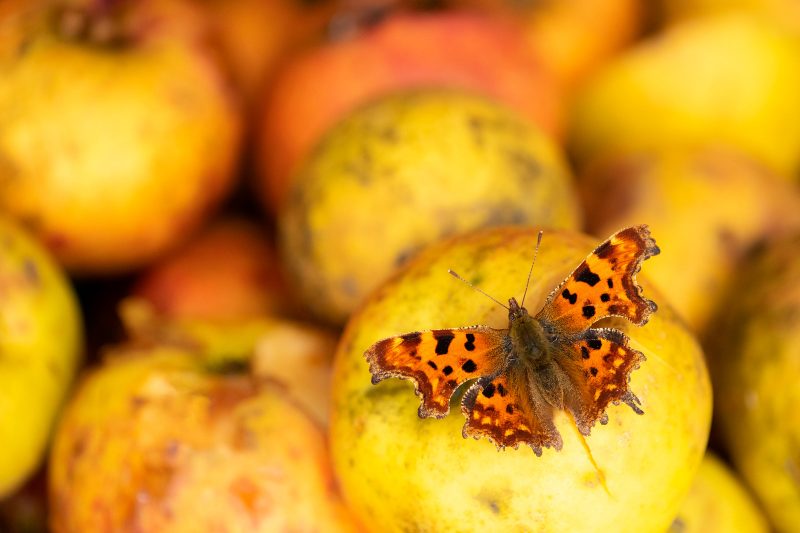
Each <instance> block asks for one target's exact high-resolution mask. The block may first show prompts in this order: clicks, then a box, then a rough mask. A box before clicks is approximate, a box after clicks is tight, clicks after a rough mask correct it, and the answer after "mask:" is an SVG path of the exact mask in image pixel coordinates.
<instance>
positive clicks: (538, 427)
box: [461, 367, 562, 456]
mask: <svg viewBox="0 0 800 533" xmlns="http://www.w3.org/2000/svg"><path fill="white" fill-rule="evenodd" d="M526 381H527V379H526V377H525V375H524V374H523V373H522V370H521V369H518V368H517V367H513V368H509V370H508V371H507V372H505V373H503V374H500V375H498V376H494V377H492V376H487V377H484V378H481V379H479V380H478V381H477V382H476V383H474V384H473V385H472V386H471V387H470V388H469V390H468V391H467V393H466V394H465V395H464V398H463V399H462V401H461V411H462V412H463V413H464V416H465V417H466V418H467V421H466V422H465V423H464V429H463V434H464V437H465V438H466V437H474V438H476V439H477V438H480V437H482V436H483V437H488V438H489V440H491V441H493V442H494V443H495V444H496V445H497V447H498V448H501V449H502V448H505V447H506V446H513V447H514V448H517V447H518V446H519V445H520V444H527V445H529V446H530V447H531V448H533V451H534V452H535V453H536V455H539V456H541V455H542V448H555V449H556V450H560V449H561V445H562V441H561V435H560V434H559V433H558V430H557V429H556V427H555V425H554V424H553V408H552V406H550V405H548V404H547V403H546V402H543V401H541V398H540V397H538V396H533V395H531V394H529V393H528V391H527V388H528V387H529V385H528V384H527V383H526Z"/></svg>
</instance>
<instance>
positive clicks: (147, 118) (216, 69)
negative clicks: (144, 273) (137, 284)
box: [0, 0, 241, 274]
mask: <svg viewBox="0 0 800 533" xmlns="http://www.w3.org/2000/svg"><path fill="white" fill-rule="evenodd" d="M7 9H8V11H6V13H5V14H4V16H3V17H2V29H0V33H3V34H4V38H3V39H2V40H0V176H1V177H2V179H0V209H2V210H3V211H4V212H6V213H8V214H10V215H12V216H13V217H15V218H17V219H18V220H20V221H21V222H22V223H24V224H25V225H26V226H27V227H28V228H30V229H31V230H32V231H33V232H34V233H35V234H36V235H37V236H38V237H39V238H40V239H41V240H42V241H43V242H44V243H45V244H46V245H47V247H48V248H49V249H50V250H51V251H52V252H53V253H54V254H55V255H56V257H57V258H58V259H59V260H60V261H61V262H62V263H63V264H64V265H65V266H66V267H67V268H68V269H69V270H70V271H72V272H75V273H82V274H87V273H94V274H106V273H114V272H122V271H128V270H131V269H133V268H135V267H139V266H142V265H143V264H145V263H147V262H149V261H152V260H153V259H154V258H155V257H157V256H159V255H160V254H162V253H164V252H165V251H166V250H168V249H169V248H171V247H173V246H174V245H176V244H177V243H178V242H180V240H182V239H184V238H186V236H187V235H188V234H189V233H190V232H191V231H192V230H193V229H195V228H196V227H197V226H198V224H199V223H200V222H201V221H202V219H203V218H204V217H205V216H206V215H207V213H208V212H209V210H211V209H213V208H214V206H215V205H216V204H217V203H219V201H220V200H221V199H222V198H223V197H224V195H225V194H226V192H227V190H228V189H230V187H231V186H232V184H233V182H234V178H235V170H236V166H237V161H238V145H239V135H240V122H241V117H240V115H239V108H238V105H237V101H236V98H235V93H234V92H232V91H231V89H230V87H229V85H228V83H227V82H226V81H225V78H224V76H223V75H222V71H221V69H220V65H219V63H218V62H217V57H216V56H215V54H214V53H213V52H212V50H211V48H209V47H207V46H205V45H204V44H203V42H204V39H205V36H206V35H207V33H206V32H205V28H204V26H203V20H204V19H203V18H202V17H201V16H200V15H199V14H196V13H195V12H194V10H193V9H191V6H190V5H187V4H184V3H183V2H181V1H179V0H165V1H160V0H158V1H156V0H148V1H144V2H133V1H126V0H120V1H115V2H90V1H88V0H84V1H79V2H70V3H65V2H46V1H38V0H37V2H34V3H24V2H18V3H16V4H15V6H14V7H12V8H10V9H9V8H7ZM76 73H79V75H77V74H76Z"/></svg>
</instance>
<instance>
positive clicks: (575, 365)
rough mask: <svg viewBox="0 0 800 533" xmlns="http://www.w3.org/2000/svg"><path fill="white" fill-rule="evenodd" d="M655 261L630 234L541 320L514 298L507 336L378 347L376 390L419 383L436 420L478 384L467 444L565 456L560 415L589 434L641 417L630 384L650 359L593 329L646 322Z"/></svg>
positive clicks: (481, 333)
mask: <svg viewBox="0 0 800 533" xmlns="http://www.w3.org/2000/svg"><path fill="white" fill-rule="evenodd" d="M657 253H659V249H658V247H657V246H656V245H655V241H653V240H652V238H650V236H649V232H648V231H647V227H646V226H634V227H631V228H626V229H623V230H621V231H619V232H617V233H616V234H615V235H612V236H611V238H609V240H607V241H606V242H604V243H602V244H601V245H600V246H598V247H597V249H595V251H594V252H593V253H592V254H590V255H589V257H587V259H586V260H585V261H584V262H583V263H581V264H580V265H579V266H578V268H576V269H575V271H574V272H573V273H572V274H571V275H570V276H568V277H567V279H565V280H564V281H563V282H562V283H561V284H560V285H559V286H558V287H556V288H555V289H554V290H553V291H552V292H551V294H550V296H549V297H548V299H547V301H546V302H545V304H544V306H543V307H542V309H541V310H540V311H539V312H538V313H537V314H536V315H534V316H531V315H530V314H529V313H528V311H527V310H526V309H525V308H524V307H523V306H522V305H520V304H519V303H518V302H517V300H516V299H515V298H511V299H509V305H508V309H509V314H508V317H509V325H508V328H507V329H495V328H490V327H488V326H473V327H468V328H452V329H440V330H430V331H424V332H413V333H407V334H405V335H400V336H397V337H389V338H387V339H383V340H381V341H378V342H377V343H375V344H374V345H373V346H372V347H370V348H369V349H368V350H367V351H366V353H365V356H366V358H367V361H368V362H369V365H370V371H371V372H372V375H373V378H372V381H373V383H377V382H379V381H381V380H383V379H386V378H388V377H400V378H405V379H409V380H411V381H413V382H414V384H415V386H416V392H417V394H418V395H419V396H420V397H421V398H422V403H421V405H420V409H419V415H420V417H435V418H442V417H444V416H446V415H447V413H448V412H449V409H450V399H451V397H452V396H453V394H454V393H455V390H456V389H457V388H458V387H459V386H460V385H462V384H464V383H467V382H471V384H470V385H469V387H468V389H467V391H466V392H465V394H464V396H463V398H462V401H461V410H462V413H463V414H464V416H465V417H466V422H465V424H464V429H463V435H464V437H468V436H472V437H475V438H479V437H481V436H486V437H488V438H489V439H490V440H492V441H493V442H494V443H495V444H496V445H497V446H498V447H499V448H504V447H506V446H512V447H515V448H516V447H518V446H519V444H521V443H525V444H528V445H529V446H530V447H531V448H532V449H533V450H534V452H535V453H536V454H537V455H541V453H542V448H546V447H551V448H554V449H556V450H558V449H561V447H562V439H561V435H560V434H559V432H558V430H557V429H556V427H555V425H554V422H553V415H554V412H555V411H556V410H564V411H568V412H570V414H571V415H572V418H573V419H574V421H575V423H576V425H577V427H578V429H579V430H580V431H581V433H583V434H584V435H589V433H590V431H591V428H592V426H593V425H594V424H595V423H596V422H598V421H599V422H600V423H601V424H605V423H606V422H607V421H608V416H607V414H606V412H605V409H606V407H607V406H608V405H609V404H611V403H615V404H616V403H620V402H622V403H625V404H627V405H628V406H630V407H631V409H633V411H634V412H636V413H638V414H642V410H641V409H640V408H639V399H638V398H637V397H636V396H635V395H634V394H633V393H632V392H631V391H630V390H629V388H628V382H629V377H630V372H631V371H632V370H633V369H635V368H637V367H638V366H639V364H640V362H641V361H643V360H644V355H643V354H642V353H641V352H639V351H637V350H634V349H633V348H631V347H630V346H629V343H628V338H627V336H625V334H624V333H622V332H621V331H619V330H616V329H611V328H602V327H592V326H593V325H594V323H595V322H597V321H598V320H600V319H602V318H605V317H608V316H622V317H625V318H627V319H629V320H630V321H631V322H633V323H634V324H637V325H642V324H644V323H645V322H646V321H647V319H648V317H649V315H650V313H652V312H653V311H655V309H656V305H655V304H654V303H653V302H652V301H650V300H647V299H645V298H643V297H642V296H641V288H640V287H639V286H638V285H637V284H636V280H635V274H636V272H638V270H639V268H640V265H641V262H642V261H643V260H644V259H647V258H648V257H651V256H653V255H656V254H657Z"/></svg>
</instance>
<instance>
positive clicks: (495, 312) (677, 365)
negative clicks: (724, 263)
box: [330, 227, 711, 533]
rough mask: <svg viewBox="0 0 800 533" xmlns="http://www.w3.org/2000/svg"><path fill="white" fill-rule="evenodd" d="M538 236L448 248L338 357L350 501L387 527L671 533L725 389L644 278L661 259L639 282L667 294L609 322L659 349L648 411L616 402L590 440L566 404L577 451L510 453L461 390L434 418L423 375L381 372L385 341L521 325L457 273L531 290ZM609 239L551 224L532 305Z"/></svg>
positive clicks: (475, 237)
mask: <svg viewBox="0 0 800 533" xmlns="http://www.w3.org/2000/svg"><path fill="white" fill-rule="evenodd" d="M653 236H654V238H655V239H656V241H657V240H658V234H654V235H653ZM536 238H537V232H536V230H535V229H532V228H521V227H502V228H493V229H487V230H482V231H480V232H476V233H471V234H465V235H462V236H459V237H455V238H453V239H450V240H445V241H441V242H439V243H437V244H434V245H432V246H430V247H428V248H426V249H425V251H423V252H422V253H420V254H419V255H418V256H417V257H416V258H415V259H414V260H413V261H412V262H411V263H410V264H409V265H408V266H407V267H406V268H404V269H403V270H402V271H400V272H399V273H398V274H397V275H396V276H395V277H394V278H392V280H391V281H389V282H388V283H386V284H384V285H382V286H381V287H380V288H379V289H378V290H377V291H376V292H374V293H373V295H372V296H371V298H370V299H369V300H368V301H367V302H366V303H365V305H364V306H363V307H362V308H361V310H360V311H359V312H358V313H357V314H355V315H354V316H353V317H352V318H351V320H350V322H349V323H348V325H347V328H346V330H345V334H344V336H343V338H342V340H341V341H340V343H339V348H338V351H337V354H336V360H335V363H334V382H333V400H332V401H333V407H332V419H331V429H330V439H331V447H332V454H333V464H334V468H335V472H336V475H337V478H338V480H339V483H340V484H341V487H342V491H343V493H344V496H345V499H346V500H347V502H348V503H349V505H350V507H351V509H352V510H353V512H354V513H355V514H356V515H357V516H358V517H359V518H360V520H361V521H362V523H365V524H370V525H372V526H373V529H374V530H375V531H512V530H525V531H619V532H627V531H631V532H638V533H641V532H659V533H663V532H664V531H666V530H667V528H668V527H669V525H670V523H671V522H672V520H673V518H674V517H675V516H676V514H677V512H678V509H679V508H680V505H681V503H682V501H683V498H684V497H685V495H686V493H687V491H688V490H689V487H690V485H691V483H692V479H693V477H694V473H695V470H696V469H697V467H698V465H699V464H700V461H701V459H702V457H703V452H704V451H705V444H706V438H707V435H708V430H709V424H710V417H711V390H710V385H709V380H708V375H707V372H706V367H705V362H704V360H703V353H702V351H701V350H700V347H699V346H698V343H697V341H696V340H695V339H694V337H693V336H692V335H691V334H690V333H689V331H688V330H687V329H686V328H685V327H684V326H683V325H682V322H681V321H680V319H678V317H677V316H676V315H675V313H674V312H673V311H672V310H671V309H670V307H669V305H662V303H663V298H661V296H660V295H659V294H658V293H657V292H656V291H655V290H654V289H653V288H652V285H651V284H649V283H647V281H646V278H645V274H646V272H647V269H648V268H649V263H651V262H656V261H658V257H654V258H652V259H649V260H648V261H646V262H645V264H644V265H643V274H640V275H639V276H638V278H637V279H638V281H639V282H640V283H641V285H642V286H643V287H644V295H645V296H646V297H647V298H650V299H653V300H655V301H656V302H657V303H658V304H659V309H658V310H657V311H656V312H655V313H654V314H653V315H652V316H651V317H650V320H649V321H648V322H647V324H646V325H644V326H642V327H635V326H632V325H630V324H629V323H628V322H627V321H624V320H621V319H616V320H612V321H607V320H606V321H604V322H607V324H605V325H612V324H613V326H614V327H618V328H621V329H622V330H623V331H624V332H625V333H626V334H627V335H628V336H629V337H630V345H631V346H632V347H633V348H635V349H636V350H640V351H641V352H642V353H643V354H644V355H645V357H646V361H644V362H642V363H641V366H640V367H639V368H638V369H636V370H634V371H633V372H632V374H631V378H632V379H631V380H630V383H629V387H630V390H631V391H632V392H633V393H634V394H635V395H636V396H638V398H639V399H640V401H641V409H642V410H643V411H644V414H642V415H639V414H636V413H635V412H634V411H633V410H632V409H630V408H629V407H628V406H627V405H623V404H620V405H609V407H608V409H607V415H608V424H607V425H601V424H597V425H595V426H594V427H593V428H592V431H591V435H590V436H588V437H586V438H585V440H584V439H582V438H581V437H580V434H579V433H578V431H577V428H576V427H575V426H574V425H573V424H572V422H571V419H570V418H569V417H568V416H567V415H566V414H565V413H563V412H558V413H556V416H555V425H556V427H557V429H558V430H559V432H560V434H561V436H562V438H563V448H562V449H561V450H560V451H556V450H553V449H545V450H544V453H543V454H542V456H541V457H537V456H536V455H535V454H534V452H533V451H532V450H531V449H530V448H529V447H527V446H520V447H519V448H518V449H513V448H506V449H504V450H502V451H498V450H497V448H496V447H495V445H494V444H493V443H492V442H490V441H488V440H486V439H480V440H473V439H465V438H463V437H462V426H463V425H464V422H465V420H464V416H463V415H462V413H461V410H460V408H459V405H458V403H457V402H456V401H454V402H451V410H450V414H449V415H448V416H446V417H445V418H443V419H438V420H437V419H421V418H419V416H418V415H417V410H418V408H419V405H420V399H419V398H418V397H417V396H415V395H414V386H413V385H412V384H411V383H410V382H408V381H405V380H400V379H386V380H384V381H382V382H380V383H379V384H377V385H373V384H372V383H371V376H370V372H369V369H368V365H367V362H366V360H365V357H364V352H365V350H366V349H367V348H369V347H370V346H371V345H372V344H373V343H375V342H377V341H379V340H381V339H383V338H386V337H389V336H395V335H401V334H405V333H409V332H415V331H423V330H427V329H434V328H453V327H462V326H472V325H475V324H483V325H488V326H490V327H494V328H507V327H508V318H507V311H506V310H505V309H503V308H502V307H500V306H499V305H497V304H495V303H494V302H492V301H491V300H489V299H488V298H486V297H485V296H483V295H481V294H478V293H477V292H475V291H473V290H471V289H470V288H469V287H467V286H466V285H464V284H462V283H460V282H459V281H457V280H454V279H453V278H452V277H451V276H449V275H448V269H449V268H452V269H454V270H457V271H458V272H459V273H460V275H461V276H463V277H464V278H465V279H466V280H467V281H469V282H471V283H473V284H475V285H476V286H478V287H479V288H480V289H481V290H484V291H486V292H487V293H488V294H490V295H492V296H493V297H495V298H499V299H501V300H503V301H505V300H506V299H507V298H509V297H514V298H516V299H517V300H518V301H519V300H520V299H521V297H522V293H523V291H524V289H525V280H526V277H527V275H528V271H529V268H530V266H531V259H532V257H533V252H534V247H535V245H536ZM598 244H599V242H597V241H596V240H595V239H591V238H588V237H586V236H584V235H581V234H578V233H576V232H573V231H567V230H545V232H544V238H543V240H542V243H541V247H540V249H539V252H538V257H537V259H536V263H535V265H534V267H533V276H532V278H531V282H530V286H529V288H528V291H527V298H526V299H525V300H524V301H525V307H526V308H527V309H529V310H530V312H531V314H535V313H536V312H537V311H538V310H539V308H540V307H541V306H542V304H543V303H544V300H545V298H546V297H547V295H548V294H549V293H550V291H551V290H552V289H553V288H554V287H556V286H557V285H558V284H559V283H560V282H561V281H562V280H563V279H564V278H565V277H566V276H567V275H568V274H569V273H570V272H571V271H572V269H574V268H576V267H577V266H578V265H579V264H580V262H581V261H582V260H583V259H585V258H586V256H587V255H588V254H589V253H590V252H591V251H592V250H593V249H594V247H595V246H597V245H598ZM665 253H666V251H665ZM600 325H603V324H602V323H601V324H598V326H600ZM462 391H463V388H462ZM459 396H460V392H459V391H456V394H455V397H456V399H458V397H459ZM576 509H579V512H576Z"/></svg>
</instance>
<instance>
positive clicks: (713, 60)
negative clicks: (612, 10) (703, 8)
mask: <svg viewBox="0 0 800 533" xmlns="http://www.w3.org/2000/svg"><path fill="white" fill-rule="evenodd" d="M797 94H800V34H794V33H792V32H789V31H788V30H783V29H781V28H779V27H778V26H777V25H775V24H772V23H770V22H769V21H767V20H765V19H762V18H759V17H754V16H749V15H747V14H746V13H733V14H725V15H720V16H715V17H707V18H701V19H697V20H692V21H688V22H685V23H683V24H676V25H675V26H672V27H671V28H668V29H667V30H665V31H664V32H662V33H660V34H659V35H658V36H656V37H652V38H650V39H648V40H645V41H643V42H641V43H640V44H638V45H636V46H635V47H634V48H632V49H630V50H629V51H627V52H625V53H624V54H622V55H621V56H619V57H618V58H617V59H616V60H615V61H613V62H612V63H611V64H609V65H608V66H607V67H605V68H604V69H603V71H602V72H600V73H598V76H597V77H596V78H595V79H594V80H593V81H592V82H591V83H589V84H588V85H587V87H586V88H585V90H584V91H583V92H582V94H581V95H580V96H579V97H578V99H577V102H576V105H575V108H574V109H573V120H572V126H571V140H570V142H571V147H572V149H573V150H574V153H575V156H576V157H577V159H578V161H579V163H580V164H584V163H585V162H586V161H587V160H589V159H591V158H593V157H597V156H600V155H603V154H605V153H608V152H615V151H635V150H638V149H657V148H668V147H687V148H695V147H697V146H704V145H707V144H725V145H730V146H732V147H735V148H737V149H739V150H741V151H742V152H744V153H748V154H750V155H752V156H754V157H755V158H756V159H759V160H761V161H763V162H764V163H766V164H767V165H768V166H770V167H771V168H772V169H774V170H775V171H776V172H778V173H779V174H780V175H782V176H785V177H787V178H788V179H791V180H794V181H797V178H798V174H800V120H798V118H800V98H797Z"/></svg>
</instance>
